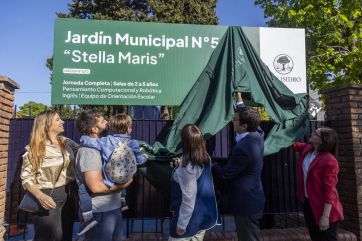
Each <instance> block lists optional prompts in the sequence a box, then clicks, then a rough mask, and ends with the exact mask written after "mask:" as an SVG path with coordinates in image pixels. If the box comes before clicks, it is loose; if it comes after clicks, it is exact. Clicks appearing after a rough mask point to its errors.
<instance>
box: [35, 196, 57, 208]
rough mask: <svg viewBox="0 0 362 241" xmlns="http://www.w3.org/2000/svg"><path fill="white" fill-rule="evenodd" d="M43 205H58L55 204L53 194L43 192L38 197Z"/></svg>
mask: <svg viewBox="0 0 362 241" xmlns="http://www.w3.org/2000/svg"><path fill="white" fill-rule="evenodd" d="M38 200H39V202H40V204H41V206H42V207H43V208H45V209H50V208H51V209H54V208H56V207H57V205H56V204H55V202H54V200H53V198H52V197H51V196H48V195H46V194H45V193H42V194H41V195H40V196H39V198H38Z"/></svg>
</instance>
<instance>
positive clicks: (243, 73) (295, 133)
mask: <svg viewBox="0 0 362 241" xmlns="http://www.w3.org/2000/svg"><path fill="white" fill-rule="evenodd" d="M271 47H272V46H271ZM235 91H241V92H248V93H250V96H251V99H250V100H249V101H250V102H249V104H252V105H263V106H264V107H265V110H266V112H267V113H268V114H269V116H270V117H271V118H272V119H273V121H274V122H275V125H274V127H273V128H272V130H271V131H270V133H269V134H268V136H267V137H266V140H265V152H264V155H270V154H273V153H276V152H278V151H279V150H280V149H282V148H285V147H288V146H290V145H291V144H292V143H293V142H294V141H295V140H298V139H301V138H302V137H303V136H304V133H305V131H306V128H307V125H308V123H309V121H308V119H309V118H308V117H309V114H308V111H307V95H306V94H298V95H295V94H293V93H292V92H291V91H290V90H289V89H288V88H287V87H286V86H285V85H284V84H283V83H282V82H281V81H279V80H278V79H277V77H275V76H274V75H273V74H272V73H271V72H270V71H269V69H268V67H267V66H266V65H265V64H264V63H263V62H262V61H261V59H260V58H259V56H258V55H257V53H256V51H255V50H254V48H253V46H252V45H251V43H250V42H249V40H248V39H247V38H246V37H245V34H244V33H243V30H242V28H241V27H229V28H228V30H227V32H226V33H225V35H224V37H223V38H222V40H221V42H220V43H219V45H218V47H217V48H216V49H215V51H214V53H213V54H212V56H211V58H210V60H209V62H208V64H207V66H206V67H205V69H204V70H203V71H202V73H201V74H200V76H199V78H198V79H197V81H196V83H195V84H194V86H193V87H192V88H191V90H190V92H189V93H188V95H187V96H186V98H185V100H184V101H183V103H182V104H181V109H180V112H179V114H178V115H177V118H176V120H175V121H174V123H173V125H172V127H171V128H170V130H169V132H168V135H167V136H166V138H165V139H164V140H163V141H160V142H156V143H155V145H154V147H155V150H156V156H153V157H151V158H150V159H151V160H152V159H153V160H155V161H153V162H152V161H151V162H152V164H150V165H152V168H145V169H143V172H144V173H145V174H146V176H147V177H148V179H149V180H150V181H151V183H152V184H153V185H155V186H156V188H157V189H158V190H161V191H162V192H163V193H164V194H165V195H168V193H167V190H169V186H168V185H169V184H168V182H167V181H166V180H169V178H170V175H171V169H172V167H171V166H170V164H169V163H170V162H169V161H170V160H171V158H172V156H173V154H177V153H180V152H181V146H180V144H181V136H180V133H181V130H182V128H183V126H185V125H186V124H196V125H197V126H198V127H199V128H200V129H201V130H202V132H203V134H204V136H205V139H208V138H209V137H211V136H213V135H215V134H216V133H217V132H219V131H220V130H221V129H222V128H223V127H224V126H226V125H227V124H228V123H229V122H230V121H231V119H232V117H233V116H234V113H235V104H236V103H235V100H234V95H233V93H234V92H235Z"/></svg>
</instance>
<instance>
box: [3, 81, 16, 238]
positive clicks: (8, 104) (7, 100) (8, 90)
mask: <svg viewBox="0 0 362 241" xmlns="http://www.w3.org/2000/svg"><path fill="white" fill-rule="evenodd" d="M18 88H19V85H18V84H17V83H16V82H14V81H13V80H11V79H10V78H8V77H5V76H0V239H2V237H3V236H4V234H5V228H4V212H5V197H6V177H7V166H8V143H9V123H10V118H11V117H12V115H13V105H14V90H15V89H18Z"/></svg>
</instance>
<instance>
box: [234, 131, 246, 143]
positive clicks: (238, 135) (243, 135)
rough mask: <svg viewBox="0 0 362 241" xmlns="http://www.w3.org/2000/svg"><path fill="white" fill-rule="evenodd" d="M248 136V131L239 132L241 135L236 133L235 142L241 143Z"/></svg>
mask: <svg viewBox="0 0 362 241" xmlns="http://www.w3.org/2000/svg"><path fill="white" fill-rule="evenodd" d="M248 134H249V132H248V131H245V132H241V133H237V134H236V136H235V141H236V143H238V142H239V141H241V140H242V139H244V137H245V136H247V135H248Z"/></svg>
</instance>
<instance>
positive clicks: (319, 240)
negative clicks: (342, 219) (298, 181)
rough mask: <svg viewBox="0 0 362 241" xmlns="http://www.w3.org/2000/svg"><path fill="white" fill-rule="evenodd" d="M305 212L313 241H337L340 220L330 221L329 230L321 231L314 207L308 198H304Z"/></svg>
mask: <svg viewBox="0 0 362 241" xmlns="http://www.w3.org/2000/svg"><path fill="white" fill-rule="evenodd" d="M303 212H304V219H305V222H306V223H307V227H308V231H309V235H310V237H311V239H312V241H337V229H338V226H339V222H334V223H330V224H329V228H328V229H327V230H325V231H321V230H320V229H319V225H318V224H317V223H316V221H315V218H314V215H313V211H312V207H311V206H310V204H309V201H308V199H307V198H306V199H305V200H304V204H303Z"/></svg>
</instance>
